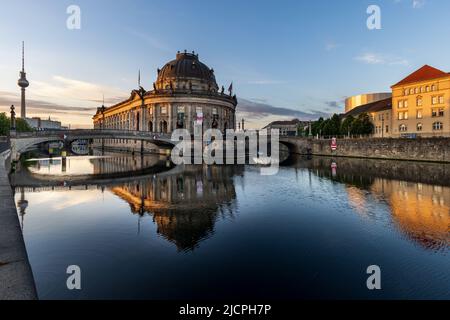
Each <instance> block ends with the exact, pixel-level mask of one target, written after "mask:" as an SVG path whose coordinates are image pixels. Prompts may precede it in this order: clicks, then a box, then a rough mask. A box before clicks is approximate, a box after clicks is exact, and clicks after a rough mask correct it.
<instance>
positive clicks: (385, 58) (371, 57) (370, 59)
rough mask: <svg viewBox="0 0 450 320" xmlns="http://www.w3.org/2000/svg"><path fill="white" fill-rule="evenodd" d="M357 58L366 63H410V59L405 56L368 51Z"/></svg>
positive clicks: (391, 64)
mask: <svg viewBox="0 0 450 320" xmlns="http://www.w3.org/2000/svg"><path fill="white" fill-rule="evenodd" d="M355 60H357V61H360V62H363V63H366V64H374V65H375V64H379V65H390V66H393V65H408V64H409V61H408V60H406V59H403V58H399V57H395V56H391V55H383V54H379V53H373V52H366V53H364V54H362V55H360V56H357V57H356V58H355Z"/></svg>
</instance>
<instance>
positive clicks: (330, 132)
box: [312, 114, 341, 136]
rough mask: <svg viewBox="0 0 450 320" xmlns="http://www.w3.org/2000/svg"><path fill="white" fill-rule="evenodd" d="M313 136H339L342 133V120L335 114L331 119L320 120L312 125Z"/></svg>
mask: <svg viewBox="0 0 450 320" xmlns="http://www.w3.org/2000/svg"><path fill="white" fill-rule="evenodd" d="M312 133H313V135H320V136H337V135H340V133H341V118H340V117H339V115H337V114H334V115H333V116H332V117H331V118H330V119H326V120H324V119H323V118H320V119H319V120H317V121H315V122H314V123H313V124H312Z"/></svg>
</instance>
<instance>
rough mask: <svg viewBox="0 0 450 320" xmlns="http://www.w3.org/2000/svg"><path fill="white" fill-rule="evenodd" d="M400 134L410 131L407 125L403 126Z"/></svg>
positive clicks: (400, 128)
mask: <svg viewBox="0 0 450 320" xmlns="http://www.w3.org/2000/svg"><path fill="white" fill-rule="evenodd" d="M399 130H400V132H406V131H408V126H407V125H406V124H401V125H400V127H399Z"/></svg>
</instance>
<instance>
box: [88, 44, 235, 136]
mask: <svg viewBox="0 0 450 320" xmlns="http://www.w3.org/2000/svg"><path fill="white" fill-rule="evenodd" d="M236 105H237V99H236V96H235V95H233V88H232V85H231V86H230V87H229V88H228V90H227V92H225V88H224V87H223V86H222V87H221V88H219V86H218V84H217V82H216V78H215V74H214V70H213V69H211V68H209V67H208V66H206V65H205V64H204V63H202V62H201V61H200V60H199V56H198V54H196V53H194V52H192V53H188V52H186V51H185V52H183V53H181V52H178V54H177V55H176V59H175V60H173V61H170V62H168V63H167V64H166V65H165V66H164V67H163V68H162V69H158V70H157V79H156V81H155V82H154V83H153V88H152V90H149V91H147V90H145V89H144V88H142V87H140V88H139V89H138V90H133V91H132V92H131V96H130V97H129V98H128V99H127V100H125V101H122V102H120V103H118V104H116V105H113V106H111V107H108V108H98V110H97V113H96V114H95V116H94V117H93V122H94V128H96V129H102V128H103V129H116V130H134V131H149V132H155V133H164V134H170V133H171V132H173V131H174V130H175V129H187V130H189V131H190V132H191V134H194V133H195V130H198V131H197V132H199V131H200V132H201V131H204V130H206V129H210V128H213V129H219V130H221V131H225V130H226V129H235V123H236V121H235V111H236Z"/></svg>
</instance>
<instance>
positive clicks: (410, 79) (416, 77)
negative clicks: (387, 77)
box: [392, 65, 449, 87]
mask: <svg viewBox="0 0 450 320" xmlns="http://www.w3.org/2000/svg"><path fill="white" fill-rule="evenodd" d="M447 76H449V74H448V73H445V72H444V71H441V70H439V69H436V68H433V67H431V66H429V65H424V66H423V67H422V68H420V69H419V70H417V71H414V72H413V73H411V74H410V75H409V76H407V77H406V78H405V79H403V80H402V81H400V82H399V83H397V84H394V85H393V86H392V87H396V86H399V85H404V84H408V83H414V82H418V81H424V80H432V79H438V78H443V77H447Z"/></svg>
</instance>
